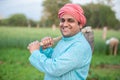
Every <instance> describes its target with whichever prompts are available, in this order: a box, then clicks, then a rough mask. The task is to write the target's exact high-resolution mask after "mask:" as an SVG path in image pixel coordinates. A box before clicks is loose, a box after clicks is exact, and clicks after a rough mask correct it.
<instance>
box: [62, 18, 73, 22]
mask: <svg viewBox="0 0 120 80" xmlns="http://www.w3.org/2000/svg"><path fill="white" fill-rule="evenodd" d="M65 21H67V22H75V20H73V19H67V20H65V19H60V22H65Z"/></svg>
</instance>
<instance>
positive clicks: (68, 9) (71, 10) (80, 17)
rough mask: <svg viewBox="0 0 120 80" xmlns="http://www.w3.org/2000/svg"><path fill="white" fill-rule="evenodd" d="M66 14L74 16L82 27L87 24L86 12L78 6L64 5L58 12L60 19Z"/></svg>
mask: <svg viewBox="0 0 120 80" xmlns="http://www.w3.org/2000/svg"><path fill="white" fill-rule="evenodd" d="M64 14H69V15H71V16H73V17H74V18H75V19H76V20H77V21H78V22H80V24H81V25H82V26H84V25H85V24H86V17H85V16H84V11H83V9H82V8H81V7H80V5H77V4H71V3H68V4H66V5H64V6H63V7H62V8H61V9H60V10H59V12H58V17H59V18H61V17H62V16H63V15H64Z"/></svg>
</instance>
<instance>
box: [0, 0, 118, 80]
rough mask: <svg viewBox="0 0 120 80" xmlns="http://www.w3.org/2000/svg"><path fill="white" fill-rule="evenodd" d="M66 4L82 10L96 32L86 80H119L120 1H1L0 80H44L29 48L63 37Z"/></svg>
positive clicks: (89, 24) (87, 24) (88, 24)
mask: <svg viewBox="0 0 120 80" xmlns="http://www.w3.org/2000/svg"><path fill="white" fill-rule="evenodd" d="M66 3H76V4H79V5H80V6H82V7H83V9H84V13H85V16H86V18H87V23H86V25H85V27H86V26H90V27H92V29H93V31H94V46H95V47H94V52H93V58H92V62H91V66H90V71H89V75H88V78H87V80H120V43H119V42H120V36H119V35H120V0H20V1H16V0H0V80H21V79H23V80H43V78H44V73H42V72H39V71H38V70H36V69H35V68H34V67H33V66H32V65H31V64H30V63H29V61H28V58H29V56H30V54H29V51H28V50H27V45H28V44H29V43H30V42H32V41H34V40H39V41H40V40H41V39H42V38H43V37H45V36H51V37H57V36H60V35H61V33H60V31H59V19H58V16H57V14H58V10H59V9H60V8H61V7H62V6H63V5H64V4H66ZM55 45H56V44H55ZM55 45H54V46H55ZM54 46H53V47H54Z"/></svg>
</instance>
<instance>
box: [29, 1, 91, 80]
mask: <svg viewBox="0 0 120 80" xmlns="http://www.w3.org/2000/svg"><path fill="white" fill-rule="evenodd" d="M58 17H59V19H60V31H61V33H62V35H63V37H62V39H61V40H60V41H59V42H58V44H57V45H56V46H55V48H54V49H53V48H51V46H52V45H53V40H52V38H50V37H46V38H44V39H42V43H43V44H45V45H44V46H41V45H40V44H39V42H38V41H34V42H32V43H30V44H29V46H28V49H29V51H30V53H31V56H30V58H29V60H30V62H31V64H32V65H33V66H34V67H36V68H37V69H38V70H40V71H42V72H44V73H45V78H44V80H86V78H87V75H88V71H89V66H90V62H91V58H92V49H91V47H90V45H89V43H88V41H87V40H86V38H85V37H84V35H83V34H82V32H81V28H82V27H83V26H84V25H85V23H86V18H85V16H84V11H83V9H82V8H81V7H80V5H77V4H71V3H69V4H66V5H64V6H63V7H62V8H61V9H60V10H59V12H58Z"/></svg>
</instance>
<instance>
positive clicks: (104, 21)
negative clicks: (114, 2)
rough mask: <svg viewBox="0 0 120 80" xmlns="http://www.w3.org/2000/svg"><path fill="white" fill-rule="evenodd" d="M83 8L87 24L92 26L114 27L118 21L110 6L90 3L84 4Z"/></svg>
mask: <svg viewBox="0 0 120 80" xmlns="http://www.w3.org/2000/svg"><path fill="white" fill-rule="evenodd" d="M83 8H84V12H85V15H86V18H87V25H91V26H93V27H94V28H95V27H98V28H102V27H104V26H108V27H110V28H115V27H116V26H117V25H118V23H119V21H118V20H117V19H116V17H115V13H114V11H112V10H111V8H110V6H107V5H102V4H92V3H91V4H87V5H84V6H83Z"/></svg>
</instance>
